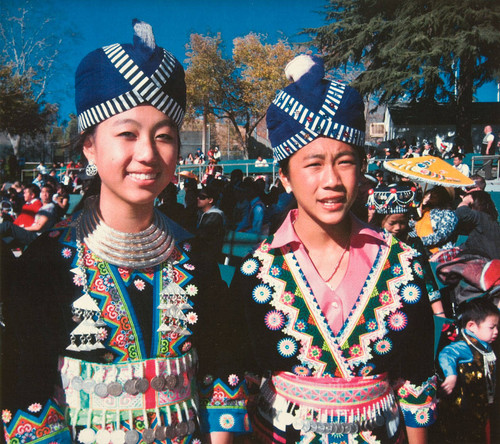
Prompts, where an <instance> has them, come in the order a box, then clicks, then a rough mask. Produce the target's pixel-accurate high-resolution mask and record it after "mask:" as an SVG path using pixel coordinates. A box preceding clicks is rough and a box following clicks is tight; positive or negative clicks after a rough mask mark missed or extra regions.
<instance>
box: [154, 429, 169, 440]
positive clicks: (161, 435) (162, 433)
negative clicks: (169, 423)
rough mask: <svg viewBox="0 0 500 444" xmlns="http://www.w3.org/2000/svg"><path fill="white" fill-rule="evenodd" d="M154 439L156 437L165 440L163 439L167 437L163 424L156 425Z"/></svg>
mask: <svg viewBox="0 0 500 444" xmlns="http://www.w3.org/2000/svg"><path fill="white" fill-rule="evenodd" d="M155 439H157V440H158V441H165V439H167V428H166V427H164V426H158V427H156V429H155Z"/></svg>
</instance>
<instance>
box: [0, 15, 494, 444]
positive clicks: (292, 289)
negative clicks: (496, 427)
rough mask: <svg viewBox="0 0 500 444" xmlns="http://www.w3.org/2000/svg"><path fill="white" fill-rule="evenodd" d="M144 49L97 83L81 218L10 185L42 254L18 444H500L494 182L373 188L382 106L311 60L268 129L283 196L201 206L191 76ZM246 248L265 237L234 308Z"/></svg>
mask: <svg viewBox="0 0 500 444" xmlns="http://www.w3.org/2000/svg"><path fill="white" fill-rule="evenodd" d="M133 27H134V40H133V44H114V45H109V46H104V47H102V48H98V49H96V50H95V51H92V52H91V53H89V54H87V55H86V56H85V57H84V58H83V59H82V61H81V62H80V65H79V66H78V68H77V71H76V79H75V88H76V108H77V114H78V124H79V131H80V133H81V136H80V138H79V140H78V142H77V149H79V150H80V152H81V154H82V156H83V157H82V158H84V159H85V161H86V163H87V165H86V174H87V176H88V177H89V178H90V180H89V182H88V183H86V184H82V187H83V190H84V194H83V198H82V201H81V203H80V205H79V206H78V207H77V208H76V209H75V210H74V211H72V213H71V214H65V213H64V208H63V207H64V206H65V204H64V202H65V197H64V196H65V194H64V192H63V191H60V192H58V196H59V197H57V198H55V199H53V194H54V190H53V187H52V185H50V184H49V183H47V182H45V183H41V191H40V195H39V196H38V195H37V189H40V187H38V186H37V185H35V184H28V185H26V186H24V187H22V186H21V185H19V184H13V185H12V187H9V190H10V189H11V188H14V189H15V190H16V193H20V192H22V193H23V203H22V205H19V203H20V202H19V203H18V204H17V207H16V209H18V210H19V213H18V214H16V217H15V218H14V220H12V221H8V220H5V221H4V222H2V225H3V224H6V225H5V228H3V227H2V231H3V230H5V233H6V235H8V236H10V237H14V236H15V235H16V231H17V230H18V229H23V230H24V231H26V233H24V232H23V236H25V237H26V239H25V240H26V242H25V245H27V247H26V248H23V250H22V254H21V255H20V257H19V258H17V259H12V261H16V262H15V266H9V268H8V270H9V273H11V274H10V275H9V279H8V280H7V281H6V280H2V283H1V285H2V295H7V296H6V297H5V298H2V303H3V319H2V326H3V327H2V378H1V379H2V380H1V382H2V387H1V391H2V405H1V410H2V421H3V424H4V436H5V439H6V441H7V442H9V443H20V442H22V443H28V442H42V441H43V442H58V443H70V442H80V443H83V444H90V443H94V442H97V443H101V444H107V443H110V442H112V443H116V444H118V443H120V444H121V443H127V444H136V443H139V442H146V443H153V442H175V443H193V444H199V443H201V442H207V443H213V444H219V443H224V444H225V443H232V442H236V441H240V442H260V443H295V442H308V443H320V442H329V443H339V444H340V443H345V442H350V443H399V442H409V443H410V444H425V443H427V442H428V441H429V440H435V442H444V441H446V440H448V441H449V442H457V441H453V440H454V439H460V440H461V441H460V442H487V440H488V434H489V432H488V430H489V428H490V426H491V423H490V421H489V416H488V415H489V409H490V407H491V405H492V403H493V402H494V392H495V375H496V368H495V354H494V352H493V348H492V344H493V342H494V341H495V339H496V337H497V335H498V322H499V313H498V303H499V299H500V294H499V293H500V292H499V291H498V289H499V287H500V282H498V281H499V278H498V277H499V275H500V273H499V270H500V267H499V265H498V264H499V259H500V245H499V242H500V228H499V225H498V214H497V212H496V209H495V206H494V204H493V202H492V201H491V197H490V196H489V195H488V193H486V192H485V191H484V179H483V180H481V179H482V178H481V177H476V178H475V186H474V187H471V188H468V189H464V190H459V191H458V192H457V193H456V194H454V193H452V192H451V191H450V190H449V189H446V188H443V187H439V186H435V187H433V188H431V189H430V190H425V189H424V190H422V189H421V188H420V187H419V186H418V185H417V184H416V183H413V182H410V181H408V180H407V179H404V178H399V177H397V176H389V175H388V174H383V177H382V180H381V181H380V183H376V182H374V181H372V180H371V179H370V177H369V175H368V174H365V173H366V171H365V170H364V169H363V168H364V167H366V162H367V154H366V152H365V150H364V132H365V117H364V116H365V113H364V104H363V98H362V97H361V95H360V94H359V93H358V92H357V91H356V90H355V89H353V88H351V87H349V86H346V85H345V84H342V83H338V82H336V81H331V80H328V79H326V78H325V72H324V66H323V62H322V59H321V58H319V57H316V56H311V55H300V56H298V57H296V58H295V59H293V60H292V61H291V62H290V63H289V64H288V66H287V68H286V70H285V74H286V76H287V78H288V79H289V80H290V84H289V85H288V86H287V87H286V88H284V90H283V91H280V92H279V93H278V94H277V96H276V97H275V99H274V100H273V102H272V103H271V104H270V106H269V108H268V111H267V116H266V121H267V126H268V130H269V136H270V140H271V144H272V147H273V153H274V159H275V161H276V162H278V163H279V168H280V170H279V171H280V172H279V176H280V177H279V181H277V182H276V183H270V181H269V179H268V178H266V177H265V175H264V177H259V178H258V179H254V178H253V177H244V175H243V172H242V171H241V170H238V169H235V170H234V171H232V172H231V175H230V177H227V178H226V177H224V175H222V174H216V171H215V170H214V171H213V172H212V173H210V172H209V173H208V174H207V175H206V177H205V178H204V180H203V181H202V182H203V183H198V180H197V179H196V178H193V177H188V176H184V177H183V178H182V179H181V180H182V181H183V187H182V193H183V199H179V192H180V188H178V186H177V185H176V184H174V183H172V177H174V173H175V169H176V165H177V161H178V154H179V148H180V147H179V140H180V138H179V129H180V127H181V125H182V120H183V116H184V113H185V109H186V85H185V81H184V71H183V68H182V66H181V64H180V63H179V62H178V61H177V60H176V59H175V57H173V55H172V54H170V53H169V52H168V51H167V50H165V49H163V48H161V47H159V46H158V45H157V44H156V42H155V39H154V36H153V34H152V29H151V26H149V25H148V24H147V23H144V22H141V21H138V20H134V21H133ZM110 103H113V104H114V105H113V106H111V105H110ZM408 151H410V148H408ZM211 155H212V156H213V157H214V158H215V156H216V155H217V153H216V152H215V150H214V152H213V153H211ZM368 157H369V155H368ZM197 159H200V155H198V156H196V155H195V156H193V159H192V162H193V164H194V163H195V161H196V160H197ZM199 161H200V160H198V162H199ZM201 161H203V160H201ZM214 162H216V161H215V160H214ZM42 166H43V165H42ZM385 173H387V172H385ZM40 174H41V179H40V180H46V181H50V179H49V178H48V177H49V176H50V172H47V171H45V172H43V171H41V172H40ZM65 175H66V174H64V176H65ZM59 181H60V182H62V186H65V185H66V184H64V177H63V178H60V179H59ZM9 190H5V191H6V193H10V191H9ZM72 191H73V192H75V189H73V190H72ZM77 192H79V190H77ZM179 201H181V202H179ZM58 208H60V210H58ZM8 216H9V215H7V214H6V215H5V218H6V219H7V217H8ZM57 220H59V223H56V221H57ZM54 224H55V225H54ZM14 227H16V228H14ZM32 228H33V229H32ZM49 228H50V229H49ZM228 231H233V232H241V233H251V234H253V235H255V236H258V237H260V239H261V240H260V241H259V242H258V243H257V245H255V246H254V247H253V248H252V249H251V250H250V251H249V252H248V254H247V255H246V256H245V257H244V258H243V259H242V260H240V261H239V262H238V263H237V264H233V265H234V276H233V278H232V280H231V282H230V285H229V286H228V285H227V284H226V282H224V281H223V280H222V278H221V275H220V271H219V270H220V267H219V265H220V264H221V263H222V261H223V260H224V257H223V255H222V245H223V242H224V236H225V234H226V233H227V232H228ZM32 233H36V234H35V235H33V234H32ZM459 234H466V235H468V238H467V241H466V242H465V243H462V244H458V243H457V236H458V235H459ZM4 251H5V250H4ZM10 263H12V262H10ZM432 263H435V264H438V265H437V269H436V274H437V275H438V276H439V277H440V278H441V277H442V276H443V280H444V281H446V279H447V277H450V276H451V277H454V278H455V280H453V279H451V278H450V280H449V281H447V282H446V283H447V284H448V285H447V287H446V288H440V287H439V286H438V284H437V281H436V279H435V277H434V271H433V270H432V268H431V264H432ZM478 270H479V271H478ZM461 274H463V275H467V279H466V283H467V285H462V282H461V281H460V279H458V280H457V279H456V277H457V275H458V276H460V275H461ZM445 317H446V318H445ZM436 318H437V319H441V320H446V321H448V322H445V323H444V324H443V325H446V329H444V328H443V332H442V334H441V335H440V334H439V333H438V334H437V337H436V338H435V334H434V331H435V322H436ZM437 342H439V347H438V351H437V352H436V351H435V344H436V343H437ZM439 365H440V366H441V367H439ZM437 397H438V398H440V400H441V402H439V404H438V403H437ZM472 419H473V420H472ZM428 430H430V433H428ZM457 437H459V438H457Z"/></svg>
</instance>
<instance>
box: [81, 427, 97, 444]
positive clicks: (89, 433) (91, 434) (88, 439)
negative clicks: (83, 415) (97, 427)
mask: <svg viewBox="0 0 500 444" xmlns="http://www.w3.org/2000/svg"><path fill="white" fill-rule="evenodd" d="M78 441H80V442H81V443H83V444H91V443H93V442H94V441H95V431H94V430H92V429H88V428H87V429H83V430H82V431H81V432H80V433H79V434H78Z"/></svg>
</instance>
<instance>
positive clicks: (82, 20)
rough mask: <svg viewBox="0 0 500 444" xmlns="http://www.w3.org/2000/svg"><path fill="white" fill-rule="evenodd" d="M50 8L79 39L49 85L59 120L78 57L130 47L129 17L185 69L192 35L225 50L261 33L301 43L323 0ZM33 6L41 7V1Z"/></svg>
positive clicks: (68, 101) (116, 1) (109, 0)
mask: <svg viewBox="0 0 500 444" xmlns="http://www.w3.org/2000/svg"><path fill="white" fill-rule="evenodd" d="M52 4H53V5H55V8H53V9H52V12H51V13H52V14H55V17H56V18H57V17H60V18H63V20H64V21H65V22H67V24H68V25H69V26H71V29H72V30H73V31H74V32H75V33H77V34H78V35H79V38H78V40H77V41H76V42H74V43H73V44H72V45H71V47H70V48H68V47H66V46H64V47H63V50H62V52H61V53H62V55H63V57H64V64H65V68H64V70H62V71H61V72H60V73H58V74H57V75H55V76H54V77H53V78H52V79H51V82H50V84H49V91H48V95H47V100H48V101H53V102H59V103H60V104H61V112H60V114H61V117H63V116H67V115H68V113H70V112H74V109H75V108H74V101H73V97H74V90H73V75H74V72H75V70H76V67H77V66H78V63H79V61H80V59H81V58H83V56H85V55H86V54H87V53H88V52H90V51H92V50H94V49H96V48H98V47H101V46H104V45H107V44H111V43H129V42H130V43H131V42H132V34H133V30H132V24H131V22H132V19H133V18H139V19H141V20H144V21H146V22H148V23H150V24H151V25H152V27H153V31H154V34H155V38H156V42H157V44H159V45H160V46H162V47H164V48H166V49H168V50H170V51H171V52H172V53H173V54H174V55H175V56H176V57H177V59H178V60H179V61H180V62H181V63H183V64H184V65H185V63H184V61H185V59H186V55H185V54H186V48H185V45H186V43H188V42H189V36H190V34H191V33H200V34H207V33H211V34H215V33H217V32H221V34H222V38H223V40H224V42H225V45H226V49H227V50H228V51H230V50H231V49H232V40H233V39H234V38H235V37H242V36H245V35H246V34H248V33H250V32H257V33H263V34H266V35H267V36H268V41H269V42H270V43H274V42H276V41H277V40H278V39H279V38H280V37H282V36H286V37H287V38H288V40H289V41H290V42H303V41H306V40H307V36H304V35H302V36H299V35H298V34H299V32H300V31H301V30H302V29H304V28H307V27H316V26H320V25H321V24H323V19H322V16H321V15H320V14H319V13H318V12H317V11H320V10H321V9H322V6H323V5H324V4H325V0H307V1H304V0H286V1H282V0H249V1H244V0H243V1H235V0H145V1H144V0H143V1H138V0H135V1H129V0H64V1H63V0H54V1H53V2H52ZM37 5H40V6H37V7H39V8H44V6H43V5H44V3H43V2H38V3H37ZM63 118H64V117H63Z"/></svg>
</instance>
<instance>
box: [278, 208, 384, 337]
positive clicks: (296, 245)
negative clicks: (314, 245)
mask: <svg viewBox="0 0 500 444" xmlns="http://www.w3.org/2000/svg"><path fill="white" fill-rule="evenodd" d="M297 212H298V210H292V211H290V212H289V213H288V216H287V217H286V219H285V221H284V222H283V224H282V225H281V226H280V228H279V229H278V230H277V231H276V234H275V235H274V239H273V241H272V242H271V245H270V246H271V248H280V247H283V246H284V245H289V246H290V247H291V249H292V251H293V253H294V254H295V257H296V258H297V261H298V263H299V265H300V268H301V270H302V272H303V273H304V275H305V277H306V279H307V282H308V283H309V285H310V287H311V289H312V292H313V294H314V297H315V298H316V301H317V302H318V304H319V306H320V308H321V310H322V311H323V314H324V315H325V318H326V320H327V322H328V325H329V326H330V328H331V329H332V331H333V332H334V333H335V334H337V333H338V332H339V331H340V329H341V328H342V326H343V325H344V323H345V321H346V319H347V317H348V316H349V313H350V312H351V310H352V308H353V307H354V304H355V303H356V301H357V299H358V296H359V294H360V293H361V290H362V288H363V285H364V283H365V281H366V278H367V277H368V274H369V273H370V270H371V269H372V267H373V264H374V262H375V259H376V258H377V254H378V253H379V251H380V249H381V248H388V245H387V243H386V241H385V240H384V238H383V237H382V234H381V233H380V232H378V231H376V230H375V229H374V228H371V227H370V225H368V224H365V223H363V222H361V221H360V220H359V219H357V218H356V217H355V216H353V215H351V224H352V229H351V239H350V246H349V263H348V266H347V271H346V273H345V275H344V277H343V278H342V282H341V283H340V284H339V285H338V287H337V288H335V289H334V290H332V289H331V288H330V287H329V286H328V285H327V284H326V282H325V281H324V280H323V278H322V277H321V276H320V274H319V273H318V271H317V270H316V267H315V266H314V264H313V262H312V261H311V258H310V257H309V254H308V252H307V250H306V248H305V246H304V244H303V243H302V241H301V240H300V238H299V237H298V236H297V233H296V232H295V229H294V227H293V223H294V222H295V219H296V218H297Z"/></svg>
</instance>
